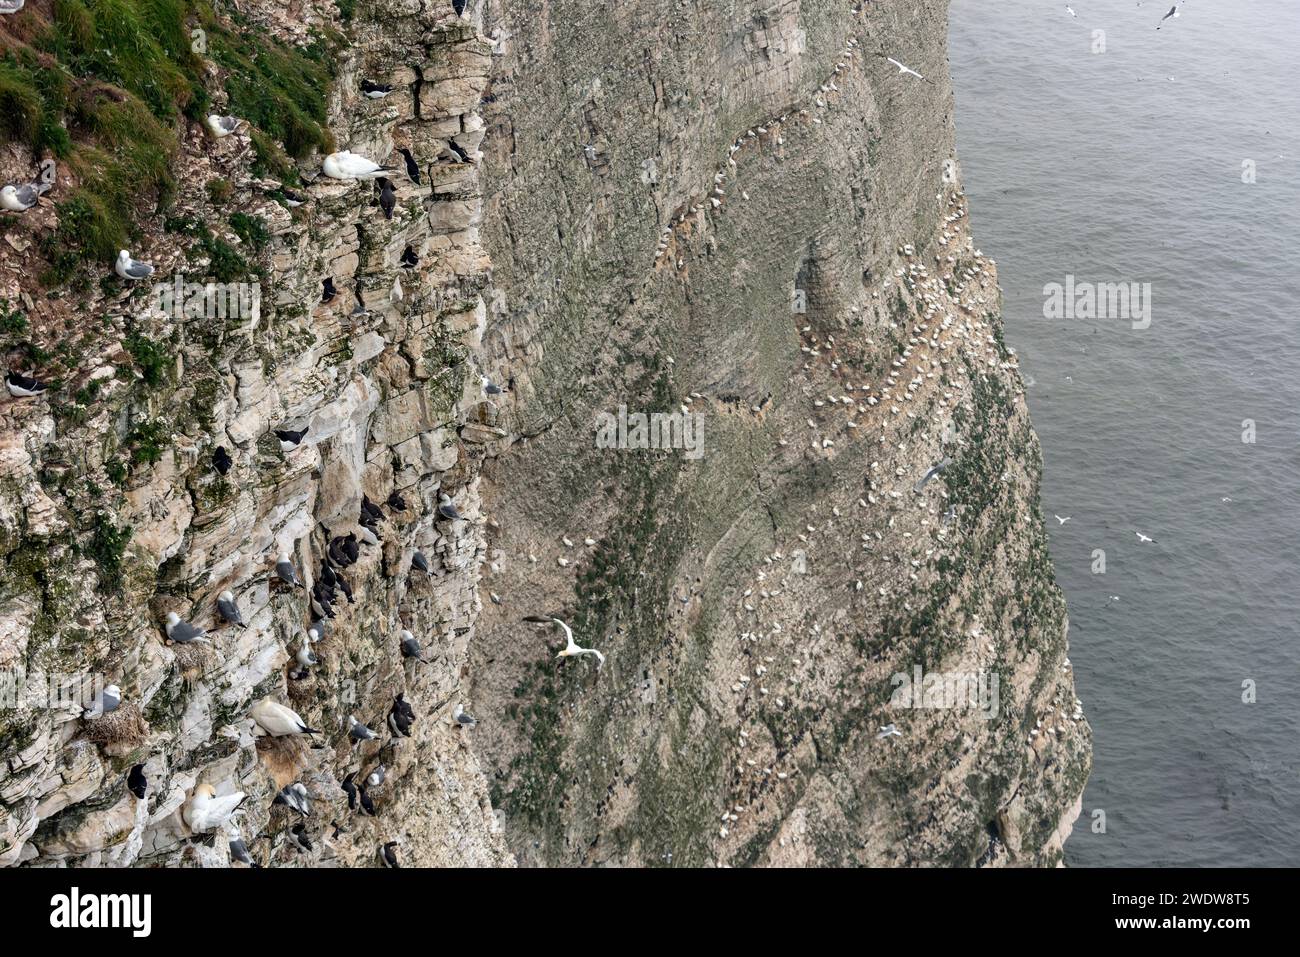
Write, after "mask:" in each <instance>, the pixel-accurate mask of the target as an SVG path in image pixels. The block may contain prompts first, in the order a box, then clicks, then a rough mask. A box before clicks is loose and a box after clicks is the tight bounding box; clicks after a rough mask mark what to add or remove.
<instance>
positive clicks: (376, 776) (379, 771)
mask: <svg viewBox="0 0 1300 957" xmlns="http://www.w3.org/2000/svg"><path fill="white" fill-rule="evenodd" d="M387 777H388V768H386V767H384V766H383V765H382V764H380V765H377V766H376V767H375V769H374V770H373V771H371V772H370V773H369V774H367V775H366V787H369V788H377V787H379V786H380V785H381V784H383V783H384V780H385V779H386V778H387Z"/></svg>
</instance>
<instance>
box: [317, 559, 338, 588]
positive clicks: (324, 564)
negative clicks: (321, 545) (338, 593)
mask: <svg viewBox="0 0 1300 957" xmlns="http://www.w3.org/2000/svg"><path fill="white" fill-rule="evenodd" d="M320 580H321V583H322V584H324V585H325V587H327V588H337V587H338V583H339V576H338V575H336V574H335V573H334V569H333V568H331V567H330V563H329V559H327V558H322V559H321V560H320Z"/></svg>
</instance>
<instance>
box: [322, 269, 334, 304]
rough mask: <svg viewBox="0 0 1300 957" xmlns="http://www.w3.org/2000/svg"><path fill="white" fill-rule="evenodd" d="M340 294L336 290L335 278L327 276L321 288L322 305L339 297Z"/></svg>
mask: <svg viewBox="0 0 1300 957" xmlns="http://www.w3.org/2000/svg"><path fill="white" fill-rule="evenodd" d="M338 294H339V291H338V290H337V289H335V288H334V277H333V276H326V277H325V282H324V284H323V285H322V287H321V297H320V301H321V305H324V304H325V303H327V302H330V301H332V300H333V299H334V297H335V296H337V295H338Z"/></svg>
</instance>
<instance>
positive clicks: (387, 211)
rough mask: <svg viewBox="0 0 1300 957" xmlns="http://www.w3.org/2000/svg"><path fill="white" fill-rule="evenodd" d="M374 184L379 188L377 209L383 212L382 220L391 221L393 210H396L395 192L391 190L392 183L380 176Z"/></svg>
mask: <svg viewBox="0 0 1300 957" xmlns="http://www.w3.org/2000/svg"><path fill="white" fill-rule="evenodd" d="M375 183H376V184H378V186H379V208H380V209H382V210H383V211H384V219H392V218H393V210H394V209H396V208H397V192H396V190H394V189H393V181H392V180H390V179H388V178H387V177H384V176H381V177H379V178H378V179H377V180H375Z"/></svg>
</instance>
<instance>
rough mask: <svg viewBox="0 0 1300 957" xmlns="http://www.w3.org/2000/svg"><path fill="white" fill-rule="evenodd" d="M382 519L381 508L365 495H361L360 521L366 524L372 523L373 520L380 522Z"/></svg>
mask: <svg viewBox="0 0 1300 957" xmlns="http://www.w3.org/2000/svg"><path fill="white" fill-rule="evenodd" d="M383 520H384V512H383V509H381V508H380V507H379V506H378V505H376V504H375V503H374V502H372V501H370V499H369V497H367V496H365V495H363V496H361V521H363V522H366V523H368V524H374V523H375V522H382V521H383Z"/></svg>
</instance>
